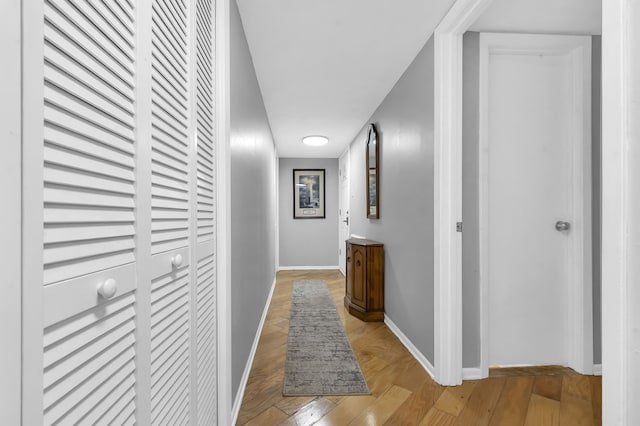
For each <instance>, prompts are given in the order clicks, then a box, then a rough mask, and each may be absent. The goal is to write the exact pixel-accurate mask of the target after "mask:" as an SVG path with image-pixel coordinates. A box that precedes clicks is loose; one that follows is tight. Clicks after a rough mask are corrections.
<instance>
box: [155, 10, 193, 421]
mask: <svg viewBox="0 0 640 426" xmlns="http://www.w3.org/2000/svg"><path fill="white" fill-rule="evenodd" d="M188 6H189V4H188V2H187V1H186V0H157V1H154V2H153V8H152V9H153V10H152V15H153V19H152V33H151V40H152V50H151V52H152V60H151V65H152V71H151V76H152V78H151V150H152V152H151V219H152V222H151V254H152V262H151V264H152V275H151V421H152V423H153V424H167V425H169V424H171V425H178V424H186V423H187V422H188V419H189V411H190V399H191V395H190V390H191V389H190V382H189V375H190V370H191V366H190V350H192V346H193V342H191V339H190V318H191V309H192V306H191V303H190V300H191V294H190V293H191V291H192V289H191V286H190V282H191V278H192V277H191V270H190V268H189V264H190V263H189V261H190V253H189V242H190V226H192V224H190V213H191V206H190V198H192V197H193V195H192V194H191V190H190V183H191V179H192V176H191V173H190V170H191V161H190V159H191V157H190V151H191V150H190V145H189V135H190V134H191V132H192V128H191V119H190V116H191V107H190V99H191V98H190V95H191V90H190V72H189V71H190V68H189V67H190V62H189V41H190V36H189V31H190V25H189V19H188V17H189V13H190V9H189V7H188Z"/></svg>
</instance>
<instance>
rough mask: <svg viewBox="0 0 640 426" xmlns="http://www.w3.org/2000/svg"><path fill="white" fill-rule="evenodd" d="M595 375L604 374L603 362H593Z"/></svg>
mask: <svg viewBox="0 0 640 426" xmlns="http://www.w3.org/2000/svg"><path fill="white" fill-rule="evenodd" d="M593 375H594V376H602V364H593Z"/></svg>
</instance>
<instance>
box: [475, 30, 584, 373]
mask: <svg viewBox="0 0 640 426" xmlns="http://www.w3.org/2000/svg"><path fill="white" fill-rule="evenodd" d="M494 49H495V50H497V51H501V52H502V51H509V52H524V53H527V54H529V53H534V54H535V53H538V52H539V53H541V54H542V53H545V52H561V53H569V55H570V57H571V64H572V66H573V70H572V77H573V78H572V80H573V81H574V82H575V83H574V84H575V86H574V87H573V90H572V93H573V94H574V97H573V99H572V109H571V111H572V113H573V116H572V118H571V123H572V124H574V126H573V128H572V132H571V135H572V137H571V140H570V144H571V148H572V150H573V151H572V153H571V154H570V155H571V160H570V164H572V165H573V166H574V167H572V176H571V179H572V182H573V185H572V191H573V192H572V208H573V212H572V213H571V215H570V217H571V218H572V231H571V232H572V236H573V238H572V239H571V241H572V244H571V246H570V247H569V253H570V254H569V264H570V268H569V294H570V295H575V296H576V297H569V298H568V301H567V302H568V304H567V307H566V309H567V312H568V331H567V335H568V348H569V352H568V354H567V356H568V358H567V362H568V365H569V366H570V367H571V368H573V369H574V370H576V371H577V372H579V373H582V374H591V373H592V371H593V319H592V313H593V294H592V293H593V290H592V267H591V264H592V251H591V229H592V228H591V149H590V147H591V95H590V93H591V38H590V37H584V36H555V35H525V34H489V33H483V34H480V67H479V75H480V79H479V81H480V103H479V110H480V131H479V135H480V150H479V152H480V162H479V163H480V166H479V175H480V178H479V189H480V191H479V192H480V196H479V204H480V208H479V213H480V214H479V217H480V370H481V372H482V377H487V376H488V374H489V339H490V336H489V330H488V329H489V308H490V307H489V289H488V282H489V271H488V262H489V258H488V256H489V253H488V252H489V242H488V240H489V217H488V211H489V205H488V202H487V200H488V191H489V188H488V185H489V183H488V170H489V134H488V95H489V94H488V90H489V89H488V85H489V80H488V73H489V56H490V54H491V51H492V50H494Z"/></svg>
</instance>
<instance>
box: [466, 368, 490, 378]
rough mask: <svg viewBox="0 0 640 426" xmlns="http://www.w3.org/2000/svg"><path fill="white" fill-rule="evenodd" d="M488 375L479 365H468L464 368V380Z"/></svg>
mask: <svg viewBox="0 0 640 426" xmlns="http://www.w3.org/2000/svg"><path fill="white" fill-rule="evenodd" d="M485 377H486V376H483V375H482V369H481V368H479V367H466V368H463V369H462V380H479V379H484V378H485Z"/></svg>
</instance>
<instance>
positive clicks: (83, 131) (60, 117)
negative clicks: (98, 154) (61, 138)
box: [45, 104, 133, 154]
mask: <svg viewBox="0 0 640 426" xmlns="http://www.w3.org/2000/svg"><path fill="white" fill-rule="evenodd" d="M45 125H46V126H53V127H55V128H58V129H64V130H65V131H68V132H69V133H75V134H77V135H79V137H84V138H87V139H89V140H97V141H100V142H101V143H102V144H104V145H107V146H110V147H112V148H114V149H117V150H119V151H122V152H125V153H130V154H133V147H132V145H131V143H132V140H130V139H127V138H124V137H122V136H120V135H117V134H116V133H114V132H112V131H110V130H109V128H108V127H106V126H103V125H99V124H98V125H96V123H92V122H90V121H89V120H86V119H85V118H84V117H82V116H80V115H78V114H76V112H75V111H73V110H72V109H69V108H67V109H62V108H60V107H59V106H57V105H53V104H46V105H45Z"/></svg>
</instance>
